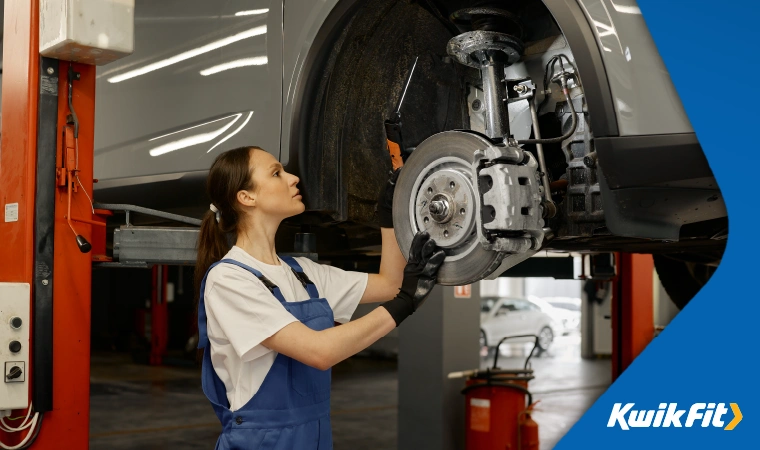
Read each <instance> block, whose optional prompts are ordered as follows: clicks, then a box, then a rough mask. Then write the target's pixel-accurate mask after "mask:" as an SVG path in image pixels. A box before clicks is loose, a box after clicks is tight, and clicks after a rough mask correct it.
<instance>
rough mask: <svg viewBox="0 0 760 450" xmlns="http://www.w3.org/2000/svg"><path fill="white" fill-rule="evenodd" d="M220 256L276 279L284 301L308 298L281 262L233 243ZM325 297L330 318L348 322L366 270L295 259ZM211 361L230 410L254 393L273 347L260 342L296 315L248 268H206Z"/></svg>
mask: <svg viewBox="0 0 760 450" xmlns="http://www.w3.org/2000/svg"><path fill="white" fill-rule="evenodd" d="M223 259H234V260H236V261H239V262H241V263H243V264H246V265H248V266H250V267H252V268H254V269H256V270H258V271H260V272H261V273H262V274H263V275H264V276H265V277H267V278H268V279H269V280H271V281H272V283H274V284H276V285H277V286H278V287H279V288H280V291H281V292H282V295H283V297H284V298H285V300H286V301H288V302H296V301H303V300H308V299H309V294H308V293H307V292H306V289H304V288H303V285H301V282H300V281H298V279H297V278H296V276H295V275H294V274H293V272H292V271H291V270H290V266H288V265H287V264H286V263H285V262H284V261H280V263H281V264H280V265H271V264H265V263H263V262H261V261H259V260H257V259H255V258H254V257H253V256H251V255H249V254H248V253H246V251H245V250H243V249H242V248H240V247H237V246H234V247H232V249H231V250H230V251H229V252H228V253H227V255H226V256H225V257H224V258H223ZM296 261H298V264H300V265H301V267H302V268H303V271H304V272H305V273H306V275H307V276H308V277H309V279H310V280H311V281H312V282H313V283H314V284H315V285H316V287H317V290H318V291H319V295H320V297H323V298H325V299H327V302H328V303H329V304H330V307H331V308H332V310H333V315H334V316H335V321H336V322H339V323H345V322H348V321H349V320H350V319H351V316H352V315H353V313H354V310H355V309H356V306H357V305H358V304H359V300H360V299H361V297H362V295H363V294H364V290H365V289H366V287H367V274H366V273H361V272H347V271H345V270H341V269H338V268H337V267H332V266H327V265H323V264H317V263H315V262H313V261H311V260H310V259H307V258H296ZM204 301H205V304H206V316H207V329H208V330H207V333H208V338H209V341H210V342H211V364H212V366H213V367H214V371H215V372H216V374H217V376H219V379H221V380H222V382H223V383H224V386H225V387H226V388H227V399H228V400H229V402H230V409H231V410H233V411H235V410H237V409H239V408H241V407H242V406H243V405H245V404H246V403H247V402H248V400H250V399H251V398H252V397H253V395H254V394H256V392H258V390H259V388H260V387H261V384H262V383H263V382H264V378H265V377H266V376H267V373H269V369H271V368H272V365H273V364H274V359H275V357H276V356H277V352H275V351H273V350H270V349H268V348H266V347H264V346H263V345H262V344H261V342H262V341H264V340H265V339H267V338H268V337H270V336H272V335H273V334H275V333H277V332H278V331H280V330H281V329H282V328H283V327H285V326H286V325H288V324H290V323H292V322H297V321H298V320H297V319H296V318H295V317H294V316H293V315H292V314H290V313H289V312H288V311H287V310H286V309H285V308H284V307H283V306H282V305H281V304H280V301H279V300H277V299H276V298H275V297H274V295H272V293H271V292H269V289H267V288H266V287H265V286H264V284H263V283H262V282H261V281H260V280H259V279H258V278H256V277H255V276H254V275H253V274H252V273H250V272H249V271H247V270H245V269H243V268H242V267H238V266H235V265H232V264H219V265H217V266H216V267H214V268H213V269H211V271H209V273H208V277H207V278H206V288H205V292H204Z"/></svg>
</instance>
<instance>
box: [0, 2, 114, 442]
mask: <svg viewBox="0 0 760 450" xmlns="http://www.w3.org/2000/svg"><path fill="white" fill-rule="evenodd" d="M39 3H40V2H38V1H37V0H17V1H12V2H5V18H4V20H5V24H4V33H3V56H4V57H3V66H4V67H3V80H2V89H3V91H2V142H1V146H0V195H1V196H2V201H3V206H4V208H5V217H4V220H3V221H0V236H2V238H3V249H2V250H3V252H2V254H3V258H2V259H0V283H28V285H29V287H30V298H29V302H30V307H31V319H32V320H31V321H30V323H28V324H27V326H29V327H30V330H29V333H30V340H29V341H24V342H22V345H26V346H30V347H31V348H30V349H31V352H30V354H29V357H28V359H29V360H28V363H27V364H26V366H25V367H26V369H27V372H28V374H26V377H25V382H26V384H27V387H28V392H29V401H30V403H31V406H30V408H32V411H31V415H32V416H34V415H37V414H38V416H37V420H38V423H37V424H36V426H34V427H29V428H27V429H26V430H22V431H19V432H15V433H8V432H5V431H0V441H2V442H3V443H4V444H5V445H15V444H17V443H19V442H21V441H22V440H24V439H25V438H26V437H27V435H28V434H33V433H37V435H36V438H35V437H34V436H30V438H33V439H34V443H33V446H32V447H33V448H35V449H59V448H67V449H86V448H87V447H88V432H89V385H90V380H89V378H90V310H91V305H90V295H91V276H92V253H83V252H82V251H81V246H82V244H83V242H82V241H80V242H79V245H78V242H77V239H76V235H80V236H81V237H83V238H84V239H86V240H87V241H91V240H92V239H91V237H92V228H94V227H96V226H99V225H95V224H96V223H98V222H97V221H94V220H93V214H92V209H91V203H90V199H89V198H88V195H89V196H90V197H91V196H92V183H93V179H92V173H93V140H94V113H95V67H94V66H91V65H84V64H73V71H74V73H75V79H74V80H73V82H72V104H73V107H74V109H75V110H76V116H77V118H78V122H79V133H78V139H73V136H72V131H71V129H70V128H71V125H67V116H68V115H69V114H70V113H71V111H70V110H69V104H68V76H67V75H68V69H69V65H70V64H71V63H69V62H66V61H58V60H55V59H49V58H42V57H41V56H40V46H39V27H38V25H39ZM67 128H69V129H68V130H67ZM77 141H78V142H77ZM57 175H58V176H57ZM69 202H70V204H69ZM69 211H70V212H69ZM69 214H70V217H69ZM67 218H70V219H71V220H72V221H71V225H69V223H68V222H67ZM88 245H89V244H88ZM5 325H6V324H5V323H0V327H4V326H5ZM0 332H3V333H4V332H5V330H0ZM0 336H5V334H0ZM6 345H7V344H6V343H5V342H0V346H6ZM0 355H2V356H3V357H4V359H5V362H7V360H8V358H11V359H12V358H13V355H7V351H4V352H3V353H0ZM4 381H5V382H6V383H7V382H8V381H7V380H4ZM27 411H28V409H24V410H14V411H12V413H11V415H10V418H6V419H5V420H6V423H7V424H9V425H11V426H19V425H20V424H21V420H13V418H16V417H19V416H20V417H24V416H26V414H27Z"/></svg>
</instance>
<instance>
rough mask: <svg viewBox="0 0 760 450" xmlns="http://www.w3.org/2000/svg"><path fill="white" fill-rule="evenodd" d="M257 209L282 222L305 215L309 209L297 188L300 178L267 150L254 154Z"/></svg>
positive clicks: (253, 169) (256, 151)
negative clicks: (298, 215)
mask: <svg viewBox="0 0 760 450" xmlns="http://www.w3.org/2000/svg"><path fill="white" fill-rule="evenodd" d="M249 166H250V169H251V170H252V171H253V184H254V186H255V196H256V197H255V198H256V208H257V209H258V210H259V211H260V212H261V213H263V214H266V215H270V216H273V217H276V218H278V219H280V220H282V219H286V218H288V217H291V216H295V215H296V214H300V213H302V212H303V211H304V210H305V209H306V207H305V206H304V204H303V202H302V201H301V195H300V192H299V190H298V187H296V185H297V184H298V181H299V179H298V177H297V176H295V175H292V174H289V173H288V172H285V169H283V168H282V165H281V164H280V162H279V161H277V159H276V158H275V157H274V156H272V155H271V154H270V153H267V152H265V151H263V150H254V151H252V152H251V160H250V164H249Z"/></svg>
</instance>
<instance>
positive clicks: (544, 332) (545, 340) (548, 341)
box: [538, 327, 554, 353]
mask: <svg viewBox="0 0 760 450" xmlns="http://www.w3.org/2000/svg"><path fill="white" fill-rule="evenodd" d="M553 341H554V332H553V331H552V329H551V328H549V327H543V328H541V331H539V332H538V350H539V353H544V352H546V351H547V350H549V347H551V345H552V342H553Z"/></svg>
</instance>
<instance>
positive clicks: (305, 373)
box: [198, 257, 334, 450]
mask: <svg viewBox="0 0 760 450" xmlns="http://www.w3.org/2000/svg"><path fill="white" fill-rule="evenodd" d="M280 259H282V260H283V261H285V262H286V263H287V264H288V265H289V266H290V267H291V269H292V271H293V273H294V274H295V275H296V277H297V278H298V279H299V281H300V282H301V284H302V285H303V286H304V288H306V291H307V292H308V293H309V297H310V299H309V300H304V301H301V302H288V301H285V298H284V297H283V296H282V293H281V292H280V288H278V287H277V286H276V285H274V284H273V283H272V282H271V281H270V280H269V279H267V278H266V277H265V276H264V275H263V274H262V273H261V272H259V271H258V270H256V269H254V268H252V267H250V266H247V265H245V264H243V263H241V262H239V261H235V260H232V259H223V260H221V261H219V262H216V263H214V264H213V265H212V266H211V267H209V271H210V270H211V269H212V268H213V267H215V266H216V265H217V264H221V263H227V264H234V265H236V266H239V267H242V268H244V269H246V270H248V271H249V272H251V273H252V274H254V275H255V276H256V277H257V278H258V279H259V280H261V281H262V282H263V283H264V285H265V286H266V287H267V288H268V289H269V291H270V292H271V293H272V294H273V295H274V296H275V297H276V298H277V300H279V301H280V302H281V303H282V306H283V307H284V308H285V309H287V310H288V312H290V313H291V314H292V315H293V316H294V317H295V318H296V319H298V320H300V321H301V323H303V324H304V325H306V326H307V327H309V328H311V329H312V330H317V331H320V330H324V329H327V328H330V327H332V326H333V325H334V322H333V320H334V318H333V312H332V308H330V305H329V304H328V303H327V300H325V299H324V298H319V293H318V292H317V287H316V286H314V283H312V282H311V280H309V278H308V277H307V276H306V274H305V273H303V269H302V268H301V266H300V265H299V264H298V263H297V262H296V260H295V259H293V258H290V257H281V258H280ZM206 277H208V271H207V272H206V275H205V276H204V277H203V281H202V282H201V297H200V302H199V303H200V304H199V306H198V332H199V342H198V348H203V349H204V351H203V370H202V377H203V393H204V394H206V397H207V398H208V399H209V401H211V406H212V407H213V408H214V412H215V413H216V416H217V417H219V420H220V421H221V422H222V434H221V436H219V439H218V440H217V442H216V449H218V450H221V449H267V450H269V449H283V450H284V449H299V450H311V449H319V450H324V449H332V447H333V443H332V428H331V426H330V374H331V370H330V369H328V370H324V371H323V370H318V369H315V368H313V367H310V366H307V365H306V364H303V363H301V362H299V361H296V360H295V359H293V358H290V357H288V356H285V355H283V354H281V353H280V354H278V355H277V357H276V358H275V360H274V365H272V368H271V369H270V370H269V373H268V374H267V376H266V377H265V378H264V382H263V384H262V385H261V388H259V390H258V392H256V394H255V395H254V396H253V398H251V399H250V400H249V401H248V403H246V404H245V405H244V406H243V407H242V408H240V409H238V410H237V411H230V408H229V402H228V401H227V390H226V388H225V387H224V383H222V380H220V379H219V377H218V376H217V375H216V372H215V371H214V368H213V367H212V365H211V347H210V345H209V340H208V335H207V331H206V308H205V304H204V300H203V294H204V291H205V288H206Z"/></svg>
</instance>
